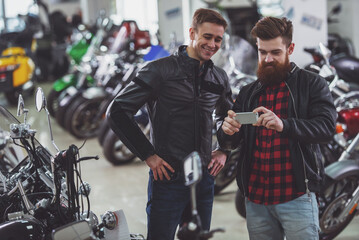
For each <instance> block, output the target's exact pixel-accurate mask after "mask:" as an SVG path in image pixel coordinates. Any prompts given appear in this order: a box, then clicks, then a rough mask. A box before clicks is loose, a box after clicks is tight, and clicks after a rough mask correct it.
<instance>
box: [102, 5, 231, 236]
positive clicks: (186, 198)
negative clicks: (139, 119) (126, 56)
mask: <svg viewBox="0 0 359 240" xmlns="http://www.w3.org/2000/svg"><path fill="white" fill-rule="evenodd" d="M226 27H227V22H226V21H225V19H224V18H223V17H222V16H221V15H220V14H219V13H218V12H216V11H213V10H210V9H198V10H197V11H196V12H195V13H194V15H193V19H192V26H191V28H190V29H189V36H190V43H189V45H188V46H185V45H183V46H180V47H179V49H178V52H176V53H175V54H174V55H172V56H169V57H166V58H162V59H159V60H156V61H153V62H150V63H148V64H147V65H146V66H145V67H143V68H142V69H141V70H140V71H139V72H138V74H137V75H136V77H135V79H134V80H133V81H132V83H131V84H130V85H128V86H127V87H126V88H125V89H124V90H123V91H122V92H121V93H120V94H119V95H118V96H117V97H116V98H115V99H114V101H113V102H112V104H111V105H110V106H109V108H108V111H107V116H108V119H109V123H110V126H111V128H112V129H113V130H114V132H115V133H116V134H117V135H118V136H119V138H120V139H121V140H122V142H123V143H124V144H126V146H127V147H128V148H129V149H130V150H131V151H132V152H133V153H135V154H136V155H137V157H139V158H140V159H141V160H143V161H145V162H146V164H147V165H148V166H149V167H150V173H149V182H148V202H147V208H146V211H147V223H148V228H147V229H148V237H147V239H148V240H171V239H174V235H175V232H176V228H177V226H178V225H179V224H181V223H184V222H186V221H188V220H189V219H188V216H191V210H190V209H191V206H190V192H189V188H188V187H186V186H185V185H184V176H183V174H182V164H183V159H184V158H185V157H186V156H187V155H189V154H190V153H191V152H192V151H197V152H198V153H199V155H200V156H201V159H202V163H203V165H204V167H205V168H204V169H203V176H202V180H201V181H200V182H199V183H198V185H197V196H198V198H197V208H198V214H199V216H200V220H201V222H202V227H203V229H205V230H209V228H210V223H211V214H212V205H213V194H214V176H216V175H217V174H218V172H219V171H220V170H221V169H222V168H223V166H224V163H225V161H226V156H225V154H223V152H221V151H214V152H212V126H213V119H212V113H213V111H214V110H215V111H216V115H217V117H218V118H221V119H223V118H224V117H225V116H226V114H227V110H228V109H230V108H231V106H232V104H233V101H232V98H231V89H230V86H229V83H228V77H227V74H226V73H225V72H224V71H223V70H222V69H220V68H218V67H217V66H215V65H214V64H213V62H212V61H211V57H212V56H213V55H214V54H215V53H216V52H217V51H218V49H219V48H220V46H221V42H222V39H223V34H224V31H225V29H226ZM144 104H147V106H148V112H149V115H150V120H151V124H152V125H151V127H152V129H151V142H150V141H148V140H147V138H146V137H145V135H144V134H143V133H142V131H141V130H140V129H139V128H138V126H137V124H136V123H135V121H134V119H133V115H135V113H136V112H137V111H138V109H140V108H141V107H142V106H143V105H144Z"/></svg>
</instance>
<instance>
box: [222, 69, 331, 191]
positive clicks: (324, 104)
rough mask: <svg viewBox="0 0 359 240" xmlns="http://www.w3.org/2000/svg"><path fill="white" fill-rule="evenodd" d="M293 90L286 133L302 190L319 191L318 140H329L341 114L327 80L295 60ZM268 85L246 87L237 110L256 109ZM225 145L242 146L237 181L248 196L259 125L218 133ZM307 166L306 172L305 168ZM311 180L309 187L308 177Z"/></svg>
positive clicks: (289, 84) (289, 83)
mask: <svg viewBox="0 0 359 240" xmlns="http://www.w3.org/2000/svg"><path fill="white" fill-rule="evenodd" d="M286 85H287V87H288V89H289V103H288V118H287V119H282V121H283V127H284V128H283V132H282V135H283V136H286V137H288V138H289V149H290V156H291V161H292V164H293V170H294V177H295V180H296V184H297V187H298V190H299V191H301V192H306V191H307V190H309V191H312V192H317V191H319V188H320V184H321V183H322V180H323V177H324V169H323V163H322V157H323V156H322V154H321V152H320V149H319V145H318V143H321V142H326V141H329V140H330V139H331V138H332V136H333V135H334V131H335V122H336V118H337V113H336V110H335V107H334V104H333V99H332V95H331V93H330V91H329V88H328V84H327V82H326V81H325V80H324V79H323V78H322V77H320V76H319V75H317V74H314V73H311V72H308V71H306V70H303V69H300V68H299V67H297V66H296V65H295V64H293V63H292V70H291V72H290V74H289V76H288V78H287V80H286ZM263 90H264V87H263V85H261V84H260V82H259V81H256V82H254V83H251V84H249V85H247V86H245V87H243V88H242V89H241V91H240V93H239V95H238V97H237V99H236V102H235V104H234V105H233V110H234V111H235V112H248V111H250V112H251V111H253V109H255V108H256V107H258V100H259V96H260V94H261V93H263ZM217 135H218V136H217V137H218V139H219V142H220V143H222V144H221V147H222V148H224V149H233V148H236V147H238V146H240V147H241V156H240V159H239V162H238V172H237V184H238V186H239V188H240V189H241V192H242V193H244V195H247V191H248V180H249V173H250V169H251V162H252V157H253V150H254V146H255V138H256V136H255V127H254V126H252V125H243V126H242V127H241V130H240V131H239V132H238V133H236V134H234V135H232V136H228V135H226V134H225V133H224V132H223V131H222V129H221V128H220V129H219V130H218V132H217ZM304 165H305V171H304ZM306 178H307V179H308V180H309V181H308V186H306V184H305V179H306Z"/></svg>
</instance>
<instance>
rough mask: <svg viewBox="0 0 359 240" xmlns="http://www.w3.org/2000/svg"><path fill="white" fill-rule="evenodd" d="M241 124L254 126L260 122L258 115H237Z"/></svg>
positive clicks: (236, 118)
mask: <svg viewBox="0 0 359 240" xmlns="http://www.w3.org/2000/svg"><path fill="white" fill-rule="evenodd" d="M234 119H235V120H237V121H238V122H239V123H240V124H254V123H256V122H257V120H258V113H255V112H240V113H236V116H235V117H234Z"/></svg>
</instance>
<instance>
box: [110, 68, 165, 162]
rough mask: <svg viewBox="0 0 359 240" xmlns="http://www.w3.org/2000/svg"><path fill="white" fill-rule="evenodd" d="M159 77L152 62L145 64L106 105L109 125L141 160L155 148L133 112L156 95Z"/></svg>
mask: <svg viewBox="0 0 359 240" xmlns="http://www.w3.org/2000/svg"><path fill="white" fill-rule="evenodd" d="M160 81H161V77H160V76H159V74H157V73H156V70H155V68H154V66H152V65H151V64H148V65H146V66H145V67H144V68H142V69H141V70H140V71H139V73H138V74H137V76H136V78H135V79H134V80H133V82H131V83H130V84H129V85H128V86H127V87H126V88H125V89H124V90H123V91H121V92H120V93H119V94H118V95H117V96H116V97H115V99H114V100H113V101H112V103H111V104H110V105H109V107H108V108H107V112H106V117H107V120H108V123H109V125H110V127H111V129H112V130H113V131H114V132H115V133H116V135H117V136H118V137H119V138H120V140H121V141H122V142H123V143H124V144H125V145H126V146H127V147H128V149H129V150H130V151H131V152H132V153H134V154H135V155H136V156H137V157H139V158H140V159H141V160H143V161H144V160H146V159H147V158H148V157H149V156H151V155H153V154H155V149H154V147H153V145H152V144H151V143H150V141H149V140H148V139H147V137H146V136H145V135H144V134H143V132H142V130H141V129H140V128H139V126H138V125H137V123H136V122H135V120H134V117H133V116H134V115H135V114H136V113H137V111H138V110H139V109H140V108H141V107H142V106H143V105H144V104H145V103H146V102H148V101H151V100H154V99H155V98H156V95H157V92H158V88H159V85H160V84H159V82H160Z"/></svg>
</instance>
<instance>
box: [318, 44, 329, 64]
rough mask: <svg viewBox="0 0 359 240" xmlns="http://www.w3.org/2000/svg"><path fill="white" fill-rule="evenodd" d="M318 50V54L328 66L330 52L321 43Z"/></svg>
mask: <svg viewBox="0 0 359 240" xmlns="http://www.w3.org/2000/svg"><path fill="white" fill-rule="evenodd" d="M319 48H320V52H321V53H322V55H323V57H324V59H325V61H326V62H327V63H328V64H329V58H330V56H331V55H332V52H331V51H330V50H329V49H328V48H327V47H326V46H324V44H323V43H321V42H320V43H319Z"/></svg>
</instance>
